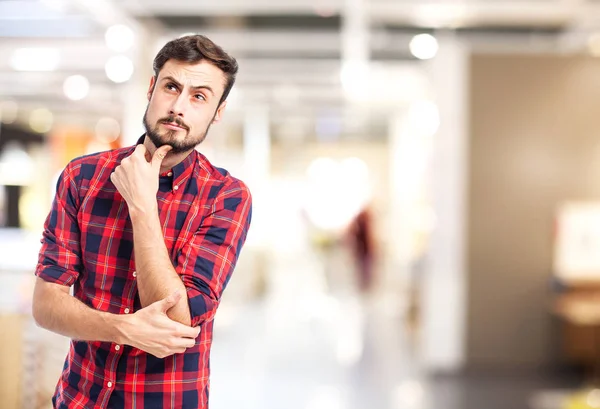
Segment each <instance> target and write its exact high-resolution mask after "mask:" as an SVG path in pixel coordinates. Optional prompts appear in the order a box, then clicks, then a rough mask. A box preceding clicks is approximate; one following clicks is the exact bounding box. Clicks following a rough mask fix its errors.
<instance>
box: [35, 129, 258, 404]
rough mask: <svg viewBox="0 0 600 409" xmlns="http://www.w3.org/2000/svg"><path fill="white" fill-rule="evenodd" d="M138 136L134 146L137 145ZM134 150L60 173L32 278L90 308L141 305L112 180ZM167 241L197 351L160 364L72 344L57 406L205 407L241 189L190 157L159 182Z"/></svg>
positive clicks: (102, 346) (243, 212)
mask: <svg viewBox="0 0 600 409" xmlns="http://www.w3.org/2000/svg"><path fill="white" fill-rule="evenodd" d="M141 141H142V139H140V141H138V143H141ZM134 148H135V147H128V148H123V149H117V150H113V151H108V152H103V153H98V154H94V155H89V156H84V157H81V158H77V159H75V160H73V161H72V162H70V163H69V164H68V165H67V167H66V168H65V169H64V171H63V172H62V174H61V176H60V179H59V181H58V184H57V192H56V198H55V200H54V202H53V204H52V209H51V211H50V214H49V215H48V218H47V220H46V223H45V228H44V234H43V238H42V248H41V251H40V257H39V261H38V265H37V268H36V275H37V276H39V277H41V278H43V279H44V280H46V281H50V282H53V283H59V284H62V285H66V286H71V285H74V295H75V297H77V298H78V299H79V300H81V301H83V302H84V303H85V304H86V305H88V306H90V307H91V308H95V309H97V310H100V311H105V312H110V313H113V314H130V313H133V312H135V311H136V310H138V309H140V308H141V304H140V299H139V296H138V293H137V287H136V272H135V263H134V261H133V230H132V226H131V220H130V218H129V214H128V210H127V204H126V202H125V201H124V200H123V198H122V197H121V195H120V194H119V193H118V192H117V190H116V188H115V186H114V185H113V184H112V182H111V181H110V174H111V173H112V172H113V171H114V170H115V168H116V167H117V166H118V165H119V163H120V161H121V160H122V159H123V158H125V157H127V156H129V155H130V154H131V153H133V150H134ZM157 200H158V209H159V214H160V221H161V224H162V227H163V234H164V238H165V244H166V246H167V249H168V252H169V254H170V256H171V260H172V261H173V265H174V266H175V269H176V271H177V273H178V274H179V275H180V277H181V280H182V281H183V283H184V284H185V287H186V288H187V295H188V298H189V307H190V313H191V317H192V325H193V326H197V325H200V326H201V331H200V336H199V337H198V339H197V340H196V345H195V346H194V347H193V348H189V349H188V350H187V351H186V352H185V353H183V354H175V355H172V356H169V357H167V358H164V359H160V358H156V357H155V356H153V355H150V354H148V353H146V352H143V351H141V350H139V349H136V348H134V347H131V346H128V345H116V344H111V343H107V342H83V341H75V340H73V341H71V345H70V349H69V353H68V355H67V358H66V360H65V365H64V370H63V373H62V376H61V378H60V379H59V381H58V385H57V387H56V392H55V395H54V397H53V399H52V400H53V403H54V406H55V408H58V409H80V408H81V409H83V408H85V409H96V408H108V409H119V408H124V409H125V408H127V409H129V408H131V409H153V408H156V409H158V408H160V409H163V408H172V409H192V408H193V409H197V408H207V407H208V391H209V355H210V347H211V342H212V335H213V317H214V315H215V312H216V309H217V306H218V304H219V300H220V299H221V295H222V293H223V290H224V289H225V286H226V285H227V282H228V281H229V279H230V277H231V274H232V272H233V269H234V266H235V264H236V261H237V258H238V256H239V253H240V250H241V248H242V245H243V243H244V241H245V239H246V234H247V232H248V228H249V226H250V218H251V206H252V201H251V196H250V192H249V191H248V188H247V187H246V186H245V185H244V184H243V183H242V182H241V181H239V180H237V179H235V178H233V177H232V176H230V175H229V173H227V172H226V171H225V170H223V169H219V168H215V167H213V166H212V165H211V164H210V162H209V161H208V160H207V159H206V158H205V157H204V156H203V155H201V154H200V153H198V152H197V151H195V150H194V151H193V152H192V153H191V154H190V155H189V156H188V157H187V158H186V159H185V160H184V161H183V162H181V163H180V164H178V165H177V166H175V167H174V168H173V169H172V170H171V172H169V173H168V174H166V175H161V177H160V183H159V191H158V193H157Z"/></svg>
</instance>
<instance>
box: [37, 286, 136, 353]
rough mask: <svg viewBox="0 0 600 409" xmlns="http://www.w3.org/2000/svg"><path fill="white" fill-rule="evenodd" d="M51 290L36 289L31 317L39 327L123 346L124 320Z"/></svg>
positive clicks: (67, 335) (43, 287)
mask: <svg viewBox="0 0 600 409" xmlns="http://www.w3.org/2000/svg"><path fill="white" fill-rule="evenodd" d="M38 280H41V279H40V278H38ZM50 286H52V284H46V283H40V285H36V290H35V292H36V294H35V295H34V305H33V316H34V318H35V321H36V322H37V324H38V325H39V326H40V327H42V328H45V329H47V330H49V331H52V332H55V333H57V334H60V335H63V336H65V337H69V338H72V339H76V340H80V341H102V342H114V343H119V344H120V343H124V338H125V337H124V335H123V332H122V326H123V325H124V324H125V322H124V320H125V317H124V316H121V315H118V314H110V313H107V312H102V311H97V310H94V309H93V308H90V307H88V306H87V305H85V304H84V303H82V302H81V301H79V300H78V299H76V298H75V297H73V296H72V295H71V294H69V293H67V292H64V291H62V290H57V289H53V288H49V287H50Z"/></svg>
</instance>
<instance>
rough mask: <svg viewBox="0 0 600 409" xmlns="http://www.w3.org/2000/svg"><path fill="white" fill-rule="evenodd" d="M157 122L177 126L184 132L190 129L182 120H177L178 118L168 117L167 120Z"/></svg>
mask: <svg viewBox="0 0 600 409" xmlns="http://www.w3.org/2000/svg"><path fill="white" fill-rule="evenodd" d="M158 122H161V123H164V124H168V123H172V124H173V123H174V124H177V126H180V127H182V128H183V129H185V130H188V131H189V130H190V128H189V127H188V126H187V125H186V124H185V122H183V120H182V119H181V118H179V117H178V116H169V117H167V118H163V119H161V120H160V121H158Z"/></svg>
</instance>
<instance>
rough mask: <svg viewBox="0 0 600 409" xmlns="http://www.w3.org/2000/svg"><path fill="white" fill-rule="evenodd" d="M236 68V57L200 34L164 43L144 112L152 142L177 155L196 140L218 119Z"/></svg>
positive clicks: (198, 142) (145, 122)
mask: <svg viewBox="0 0 600 409" xmlns="http://www.w3.org/2000/svg"><path fill="white" fill-rule="evenodd" d="M237 70H238V64H237V62H236V60H235V59H234V58H232V57H230V56H229V55H228V54H227V53H225V51H223V49H221V47H219V46H217V45H216V44H214V43H213V42H212V41H211V40H209V39H208V38H206V37H204V36H201V35H191V36H186V37H181V38H178V39H175V40H173V41H170V42H168V43H167V44H166V45H165V46H164V47H163V48H162V49H161V50H160V51H159V52H158V54H157V55H156V58H155V59H154V76H153V77H152V79H151V81H150V88H149V89H148V106H147V108H146V113H145V114H144V127H145V128H146V135H147V136H148V137H149V138H150V140H151V141H152V142H153V143H154V145H155V146H156V147H157V148H158V147H160V146H163V145H167V144H168V145H171V146H172V147H173V149H172V151H171V152H172V153H181V152H185V151H188V150H191V149H193V148H194V147H195V146H197V145H198V144H200V143H201V142H202V141H203V140H204V138H205V137H206V134H207V132H208V129H209V128H210V125H211V124H213V123H216V122H218V121H219V120H220V119H221V116H222V114H223V110H224V109H225V106H226V105H227V101H226V98H227V96H228V95H229V92H230V91H231V87H233V84H234V82H235V76H236V74H237Z"/></svg>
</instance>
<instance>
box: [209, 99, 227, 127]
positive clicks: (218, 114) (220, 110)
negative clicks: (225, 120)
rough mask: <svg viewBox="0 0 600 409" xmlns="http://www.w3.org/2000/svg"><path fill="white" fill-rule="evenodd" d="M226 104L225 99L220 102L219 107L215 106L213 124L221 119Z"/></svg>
mask: <svg viewBox="0 0 600 409" xmlns="http://www.w3.org/2000/svg"><path fill="white" fill-rule="evenodd" d="M226 106H227V101H223V102H221V105H219V108H217V112H215V117H214V118H213V120H212V123H213V124H217V123H219V122H220V121H221V118H222V117H223V112H224V111H225V107H226Z"/></svg>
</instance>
